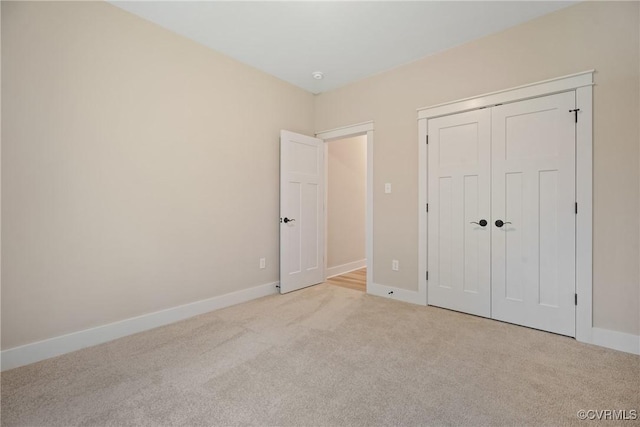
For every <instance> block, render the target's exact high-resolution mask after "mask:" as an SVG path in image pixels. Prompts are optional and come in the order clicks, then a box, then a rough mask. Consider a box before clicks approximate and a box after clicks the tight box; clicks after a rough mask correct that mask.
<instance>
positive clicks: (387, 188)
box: [384, 182, 391, 194]
mask: <svg viewBox="0 0 640 427" xmlns="http://www.w3.org/2000/svg"><path fill="white" fill-rule="evenodd" d="M384 193H385V194H390V193H391V183H390V182H387V183H386V184H385V185H384Z"/></svg>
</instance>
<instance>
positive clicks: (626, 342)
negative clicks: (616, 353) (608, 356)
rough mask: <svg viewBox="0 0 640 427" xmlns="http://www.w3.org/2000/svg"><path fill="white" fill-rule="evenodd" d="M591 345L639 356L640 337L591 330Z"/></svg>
mask: <svg viewBox="0 0 640 427" xmlns="http://www.w3.org/2000/svg"><path fill="white" fill-rule="evenodd" d="M591 333H592V335H591V344H595V345H599V346H601V347H607V348H612V349H614V350H620V351H624V352H626V353H632V354H638V355H640V336H638V335H633V334H627V333H624V332H617V331H610V330H608V329H601V328H592V329H591Z"/></svg>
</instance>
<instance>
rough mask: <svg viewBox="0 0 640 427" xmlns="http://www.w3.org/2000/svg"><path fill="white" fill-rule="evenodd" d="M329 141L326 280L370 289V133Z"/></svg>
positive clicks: (327, 158) (341, 284)
mask: <svg viewBox="0 0 640 427" xmlns="http://www.w3.org/2000/svg"><path fill="white" fill-rule="evenodd" d="M325 145H326V153H327V155H326V156H325V161H326V179H325V181H326V187H325V191H326V198H325V200H326V202H325V216H326V235H327V239H326V277H327V281H326V282H327V284H330V285H335V286H340V287H344V288H349V289H354V290H358V291H362V292H366V290H367V289H366V277H367V274H366V271H367V270H366V266H367V264H366V263H367V259H366V199H367V197H366V195H367V193H366V190H367V136H366V135H359V136H353V137H348V138H342V139H336V140H332V141H329V142H326V144H325Z"/></svg>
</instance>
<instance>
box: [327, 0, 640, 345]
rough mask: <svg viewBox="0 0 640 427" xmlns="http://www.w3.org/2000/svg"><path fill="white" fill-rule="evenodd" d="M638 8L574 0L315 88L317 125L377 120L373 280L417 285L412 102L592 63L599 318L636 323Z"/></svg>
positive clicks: (634, 328) (598, 322) (633, 329)
mask: <svg viewBox="0 0 640 427" xmlns="http://www.w3.org/2000/svg"><path fill="white" fill-rule="evenodd" d="M638 7H639V3H638V2H622V3H615V2H584V3H580V4H578V5H575V6H571V7H569V8H567V9H563V10H561V11H559V12H556V13H553V14H551V15H547V16H544V17H542V18H539V19H536V20H534V21H530V22H528V23H525V24H523V25H520V26H518V27H514V28H511V29H509V30H506V31H504V32H501V33H497V34H494V35H491V36H489V37H485V38H482V39H480V40H477V41H474V42H471V43H467V44H465V45H462V46H459V47H456V48H454V49H451V50H448V51H446V52H443V53H440V54H438V55H434V56H432V57H428V58H425V59H423V60H420V61H417V62H414V63H412V64H409V65H406V66H403V67H399V68H397V69H394V70H392V71H390V72H387V73H383V74H379V75H376V76H374V77H371V78H368V79H365V80H362V81H359V82H357V83H354V84H351V85H349V86H346V87H344V88H341V89H338V90H335V91H332V92H328V93H325V94H322V95H319V96H318V97H317V98H316V123H315V127H316V129H331V128H335V127H339V126H344V125H349V124H352V123H359V122H364V121H368V120H373V121H374V122H375V145H374V218H375V221H374V262H375V265H374V281H375V282H376V283H380V284H384V285H389V286H396V287H400V288H405V289H411V290H415V289H417V268H418V267H417V265H418V259H417V244H418V236H417V224H418V206H417V203H418V194H417V191H418V190H417V189H418V186H417V184H418V182H417V180H418V170H417V169H418V160H417V154H418V143H417V123H416V117H417V115H416V108H419V107H424V106H429V105H435V104H439V103H442V102H446V101H453V100H457V99H461V98H466V97H470V96H474V95H479V94H483V93H487V92H492V91H496V90H500V89H505V88H509V87H514V86H518V85H522V84H526V83H531V82H536V81H540V80H544V79H548V78H552V77H557V76H562V75H566V74H571V73H576V72H580V71H585V70H589V69H592V68H595V69H596V70H597V73H596V74H595V82H596V86H595V88H594V265H593V273H594V289H593V296H594V312H593V314H594V325H595V326H598V327H601V328H606V329H612V330H616V331H622V332H628V333H633V334H638V333H640V319H639V316H640V314H639V313H640V307H639V300H640V298H639V293H640V284H639V283H640V278H639V271H638V259H639V248H638V243H639V240H638V238H639V235H640V234H639V221H640V220H639V218H640V211H639V204H638V203H639V197H640V189H639V182H640V177H639V167H638V161H639V158H640V156H639V148H640V147H639V140H640V134H639V127H638V126H639V125H638V123H639V119H638V118H639V116H640V111H639V105H638V102H639V97H638V94H639V90H640V71H639V68H640V67H639V64H640V58H639V51H640V46H639V40H640V36H639V30H638V28H639V20H638V17H639V13H638ZM385 182H393V185H394V186H393V189H394V194H393V196H394V197H393V198H386V197H384V194H383V189H384V188H383V186H384V183H385ZM392 259H398V260H400V265H401V267H402V268H401V271H400V272H393V273H392V271H391V268H390V266H391V260H392Z"/></svg>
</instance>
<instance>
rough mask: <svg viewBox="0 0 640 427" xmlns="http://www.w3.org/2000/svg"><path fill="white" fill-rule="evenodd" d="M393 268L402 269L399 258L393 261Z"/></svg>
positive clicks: (395, 269) (394, 269)
mask: <svg viewBox="0 0 640 427" xmlns="http://www.w3.org/2000/svg"><path fill="white" fill-rule="evenodd" d="M391 269H392V270H393V271H398V270H400V262H399V261H398V260H397V259H394V260H393V261H391Z"/></svg>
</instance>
